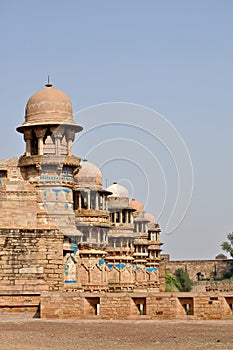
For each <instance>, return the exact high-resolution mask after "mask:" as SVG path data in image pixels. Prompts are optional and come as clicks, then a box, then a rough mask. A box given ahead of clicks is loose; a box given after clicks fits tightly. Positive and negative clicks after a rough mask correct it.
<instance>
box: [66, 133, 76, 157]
mask: <svg viewBox="0 0 233 350" xmlns="http://www.w3.org/2000/svg"><path fill="white" fill-rule="evenodd" d="M65 137H66V142H67V155H68V156H69V157H71V156H72V143H73V142H74V138H75V131H74V130H72V129H68V130H66V132H65Z"/></svg>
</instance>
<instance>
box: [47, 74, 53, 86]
mask: <svg viewBox="0 0 233 350" xmlns="http://www.w3.org/2000/svg"><path fill="white" fill-rule="evenodd" d="M45 86H46V87H52V86H53V84H51V83H50V81H49V75H48V82H47V84H45Z"/></svg>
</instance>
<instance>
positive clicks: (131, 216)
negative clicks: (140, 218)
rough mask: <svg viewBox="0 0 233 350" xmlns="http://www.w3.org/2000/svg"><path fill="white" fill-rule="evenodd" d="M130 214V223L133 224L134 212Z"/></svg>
mask: <svg viewBox="0 0 233 350" xmlns="http://www.w3.org/2000/svg"><path fill="white" fill-rule="evenodd" d="M129 215H130V223H131V224H133V213H132V212H130V214H129Z"/></svg>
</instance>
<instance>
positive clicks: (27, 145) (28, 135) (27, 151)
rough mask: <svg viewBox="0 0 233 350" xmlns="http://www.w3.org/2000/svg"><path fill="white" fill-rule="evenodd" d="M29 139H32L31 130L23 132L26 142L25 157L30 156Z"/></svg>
mask: <svg viewBox="0 0 233 350" xmlns="http://www.w3.org/2000/svg"><path fill="white" fill-rule="evenodd" d="M31 139H32V130H31V129H26V130H24V141H25V142H26V157H30V156H31Z"/></svg>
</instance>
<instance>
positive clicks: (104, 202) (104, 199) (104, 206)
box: [103, 194, 106, 210]
mask: <svg viewBox="0 0 233 350" xmlns="http://www.w3.org/2000/svg"><path fill="white" fill-rule="evenodd" d="M103 210H106V197H105V194H103Z"/></svg>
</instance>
